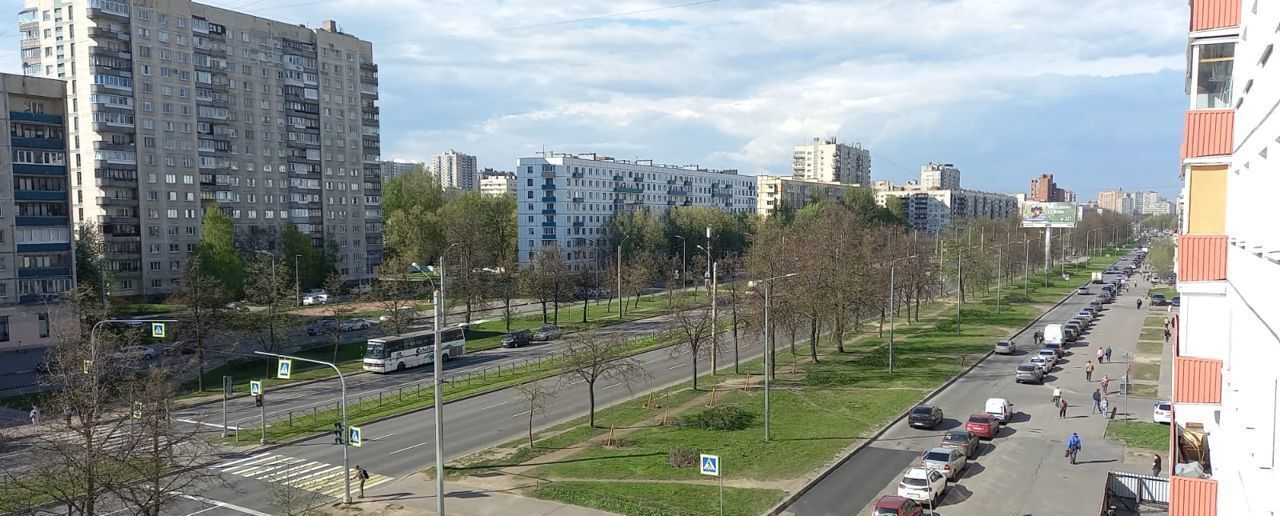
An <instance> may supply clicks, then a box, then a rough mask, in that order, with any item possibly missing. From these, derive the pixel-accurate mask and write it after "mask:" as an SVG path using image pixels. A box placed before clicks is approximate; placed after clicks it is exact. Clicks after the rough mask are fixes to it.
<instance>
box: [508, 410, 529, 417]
mask: <svg viewBox="0 0 1280 516" xmlns="http://www.w3.org/2000/svg"><path fill="white" fill-rule="evenodd" d="M528 413H529V411H528V410H526V411H524V412H521V413H519V414H515V415H513V416H511V417H520V416H523V415H525V414H528Z"/></svg>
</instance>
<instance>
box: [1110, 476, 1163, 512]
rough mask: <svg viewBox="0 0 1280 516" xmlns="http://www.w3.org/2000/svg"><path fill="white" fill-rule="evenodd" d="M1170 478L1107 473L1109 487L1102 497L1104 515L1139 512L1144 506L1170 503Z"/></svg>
mask: <svg viewBox="0 0 1280 516" xmlns="http://www.w3.org/2000/svg"><path fill="white" fill-rule="evenodd" d="M1168 503H1169V479H1167V478H1161V477H1152V476H1148V475H1138V474H1134V473H1121V472H1116V471H1112V472H1110V473H1107V489H1106V493H1104V495H1103V499H1102V512H1101V514H1102V515H1103V516H1106V515H1108V514H1116V513H1119V512H1135V513H1136V512H1138V511H1139V510H1140V509H1141V508H1142V507H1143V506H1152V505H1168Z"/></svg>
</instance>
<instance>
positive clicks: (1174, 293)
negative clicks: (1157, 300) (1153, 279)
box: [1151, 287, 1178, 308]
mask: <svg viewBox="0 0 1280 516" xmlns="http://www.w3.org/2000/svg"><path fill="white" fill-rule="evenodd" d="M1156 294H1164V298H1165V299H1170V300H1171V299H1173V298H1175V297H1178V290H1177V289H1175V288H1172V287H1156V288H1153V289H1151V295H1152V296H1154V295H1156ZM1161 308H1163V307H1161Z"/></svg>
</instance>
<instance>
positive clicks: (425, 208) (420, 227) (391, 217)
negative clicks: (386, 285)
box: [382, 168, 446, 262]
mask: <svg viewBox="0 0 1280 516" xmlns="http://www.w3.org/2000/svg"><path fill="white" fill-rule="evenodd" d="M445 201H446V196H445V193H444V191H443V190H441V188H440V183H439V182H438V181H436V180H435V178H433V177H431V175H429V174H427V173H426V172H425V171H423V170H422V169H421V168H419V169H417V170H413V171H410V172H407V173H405V174H401V175H399V176H397V177H394V178H392V179H390V180H387V182H385V183H383V185H382V214H383V219H384V220H385V229H384V232H385V235H386V246H387V253H388V255H390V256H397V257H400V258H404V259H405V260H407V261H417V262H424V261H427V262H429V261H434V258H433V257H436V256H439V255H440V251H441V250H442V249H444V230H443V227H442V226H441V224H440V221H439V219H438V218H437V217H436V212H437V211H439V210H440V208H441V207H442V206H444V205H445Z"/></svg>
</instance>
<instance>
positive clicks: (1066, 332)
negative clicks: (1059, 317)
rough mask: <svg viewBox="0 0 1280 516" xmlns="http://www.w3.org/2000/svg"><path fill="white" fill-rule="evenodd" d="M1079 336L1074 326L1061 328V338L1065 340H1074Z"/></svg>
mask: <svg viewBox="0 0 1280 516" xmlns="http://www.w3.org/2000/svg"><path fill="white" fill-rule="evenodd" d="M1079 338H1080V332H1077V331H1076V329H1075V328H1072V327H1070V326H1066V327H1064V328H1062V340H1065V341H1067V342H1075V341H1076V340H1077V339H1079Z"/></svg>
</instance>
